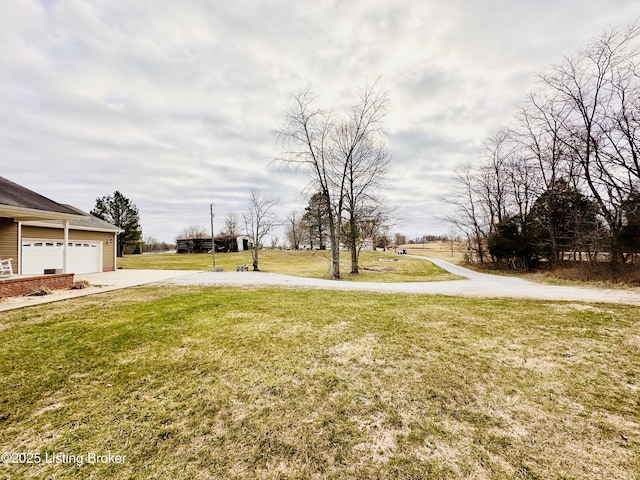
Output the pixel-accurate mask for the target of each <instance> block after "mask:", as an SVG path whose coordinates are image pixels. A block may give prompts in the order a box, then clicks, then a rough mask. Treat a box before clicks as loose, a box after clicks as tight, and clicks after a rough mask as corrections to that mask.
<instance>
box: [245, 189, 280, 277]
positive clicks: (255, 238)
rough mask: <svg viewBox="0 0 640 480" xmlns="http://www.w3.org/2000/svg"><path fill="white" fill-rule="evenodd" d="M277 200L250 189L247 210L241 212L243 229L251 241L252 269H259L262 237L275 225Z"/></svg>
mask: <svg viewBox="0 0 640 480" xmlns="http://www.w3.org/2000/svg"><path fill="white" fill-rule="evenodd" d="M277 205H278V201H277V200H275V199H273V198H268V197H265V196H264V195H263V194H262V193H260V192H259V191H258V190H257V189H253V190H251V195H250V197H249V210H247V212H246V213H244V214H243V218H244V223H245V230H246V232H247V236H248V237H249V239H250V240H251V243H252V250H251V252H252V260H253V271H254V272H257V271H259V270H260V269H259V267H258V255H259V252H260V248H261V247H262V241H263V240H264V237H265V236H266V235H267V234H268V233H269V232H271V231H272V230H273V229H274V227H275V226H276V225H277V220H276V215H275V211H274V210H275V207H276V206H277Z"/></svg>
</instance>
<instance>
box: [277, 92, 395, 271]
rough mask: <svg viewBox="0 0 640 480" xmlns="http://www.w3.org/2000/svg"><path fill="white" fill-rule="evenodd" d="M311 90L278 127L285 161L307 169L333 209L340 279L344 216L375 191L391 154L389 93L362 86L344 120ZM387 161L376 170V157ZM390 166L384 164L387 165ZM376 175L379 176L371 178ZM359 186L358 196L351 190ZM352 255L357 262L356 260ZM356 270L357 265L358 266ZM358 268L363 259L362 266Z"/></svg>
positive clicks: (333, 247) (336, 268) (335, 261)
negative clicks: (386, 142)
mask: <svg viewBox="0 0 640 480" xmlns="http://www.w3.org/2000/svg"><path fill="white" fill-rule="evenodd" d="M313 102H314V99H313V97H312V96H311V94H310V93H309V92H303V93H300V94H298V95H295V96H294V97H293V107H292V108H291V109H290V110H289V111H288V112H287V113H286V116H285V121H284V125H283V126H282V128H281V129H280V130H279V131H278V132H277V135H278V137H279V138H280V140H281V141H282V143H283V146H285V148H288V149H289V150H287V151H286V152H284V153H283V156H282V158H281V160H282V161H283V162H284V163H285V164H287V165H290V166H293V167H298V168H300V169H302V170H304V171H306V172H307V174H308V175H309V178H310V180H311V187H312V188H313V189H314V190H317V191H319V192H320V194H321V195H322V197H323V198H324V199H325V201H326V202H327V210H328V211H329V212H330V215H329V216H328V217H329V218H328V220H329V236H330V240H331V275H332V278H334V279H339V278H340V238H341V233H342V223H343V215H344V214H345V212H346V211H347V207H348V211H350V212H351V211H352V212H353V213H354V215H355V214H356V212H357V208H355V207H354V205H353V204H354V203H356V202H358V201H362V199H364V198H365V197H366V195H365V194H363V193H362V194H360V196H359V197H358V196H357V195H355V194H356V193H358V192H359V190H363V191H366V192H370V190H371V189H373V188H374V186H375V184H376V182H377V181H379V177H377V178H376V175H378V176H381V175H383V173H384V172H385V168H386V167H384V166H383V163H385V162H387V163H388V154H386V153H385V151H384V148H383V147H382V139H383V134H384V129H383V120H384V116H385V113H386V110H387V103H388V97H387V94H386V93H384V92H382V91H381V90H380V89H379V87H378V85H377V84H374V85H373V86H367V87H365V88H364V89H362V90H361V92H360V96H359V101H358V102H357V103H356V105H355V106H354V107H353V108H352V109H351V110H350V111H349V112H348V115H347V118H346V119H344V120H343V121H338V120H336V119H335V118H334V115H333V114H332V113H331V112H328V111H325V110H321V109H318V108H315V107H314V106H313ZM375 159H377V160H378V161H379V162H381V164H380V165H379V167H380V168H378V169H377V171H375V169H372V167H371V162H375ZM383 167H384V168H383ZM370 175H372V176H373V177H374V178H376V180H375V181H373V180H370V181H367V177H369V176H370ZM351 190H353V193H354V194H353V195H351V196H350V195H349V194H350V191H351ZM353 260H354V259H353V257H352V261H353ZM352 270H354V268H353V265H352ZM355 270H356V271H357V258H356V268H355Z"/></svg>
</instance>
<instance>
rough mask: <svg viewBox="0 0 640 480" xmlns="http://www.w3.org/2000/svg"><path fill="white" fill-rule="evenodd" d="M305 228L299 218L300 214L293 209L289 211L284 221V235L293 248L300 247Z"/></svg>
mask: <svg viewBox="0 0 640 480" xmlns="http://www.w3.org/2000/svg"><path fill="white" fill-rule="evenodd" d="M305 230H306V227H305V225H304V222H303V221H302V219H301V218H300V214H299V213H298V212H296V211H295V210H294V211H292V212H291V213H289V216H288V217H287V219H286V221H285V235H286V236H287V241H288V242H289V245H290V246H291V248H292V249H293V250H298V249H299V248H300V243H301V242H302V238H303V237H304V233H305Z"/></svg>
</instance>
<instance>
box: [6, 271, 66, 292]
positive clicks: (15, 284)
mask: <svg viewBox="0 0 640 480" xmlns="http://www.w3.org/2000/svg"><path fill="white" fill-rule="evenodd" d="M72 286H73V273H60V274H57V275H45V276H40V277H26V278H9V279H7V280H0V297H17V296H20V295H28V294H30V293H32V292H33V291H34V290H38V289H40V288H43V287H46V288H48V289H49V290H68V289H70V288H71V287H72Z"/></svg>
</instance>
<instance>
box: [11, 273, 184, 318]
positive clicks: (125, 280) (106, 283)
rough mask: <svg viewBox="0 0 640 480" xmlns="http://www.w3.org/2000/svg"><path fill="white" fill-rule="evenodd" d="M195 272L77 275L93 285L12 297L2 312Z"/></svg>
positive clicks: (155, 281)
mask: <svg viewBox="0 0 640 480" xmlns="http://www.w3.org/2000/svg"><path fill="white" fill-rule="evenodd" d="M193 273H194V271H193V270H117V271H115V272H103V273H85V274H80V275H75V276H74V280H76V281H77V280H87V281H88V282H89V284H90V285H91V286H90V287H88V288H83V289H82V290H54V291H53V292H52V293H51V294H50V295H44V296H42V297H27V296H24V297H11V298H6V299H4V300H3V301H2V302H0V312H2V311H6V310H13V309H15V308H23V307H29V306H31V305H41V304H43V303H51V302H58V301H60V300H67V299H69V298H77V297H84V296H86V295H94V294H96V293H104V292H110V291H112V290H119V289H121V288H129V287H136V286H138V285H145V284H147V283H157V282H162V281H166V280H169V279H172V278H178V277H180V276H183V275H192V274H193Z"/></svg>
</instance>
